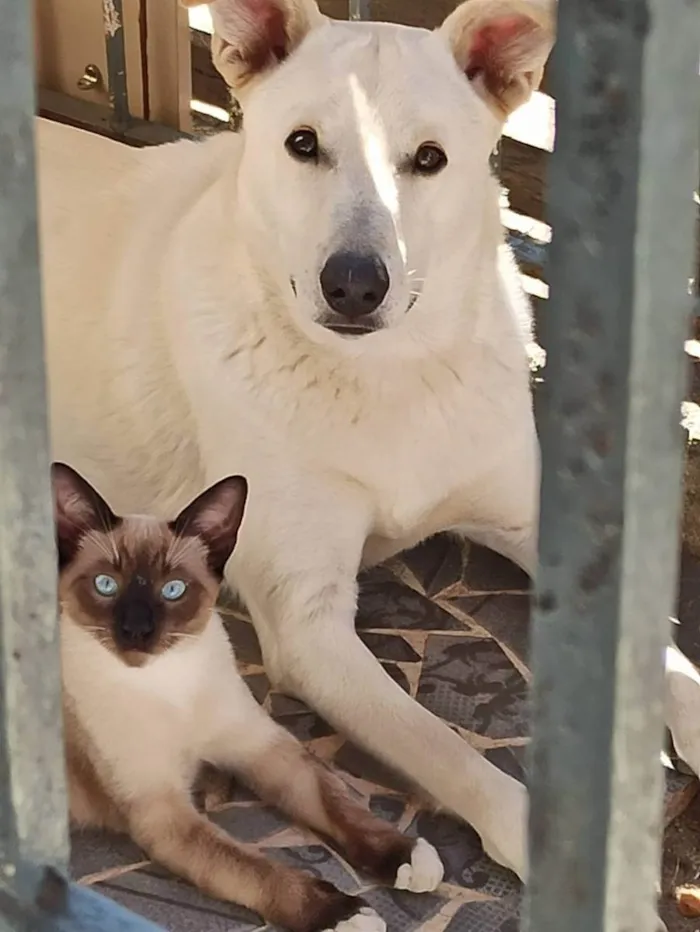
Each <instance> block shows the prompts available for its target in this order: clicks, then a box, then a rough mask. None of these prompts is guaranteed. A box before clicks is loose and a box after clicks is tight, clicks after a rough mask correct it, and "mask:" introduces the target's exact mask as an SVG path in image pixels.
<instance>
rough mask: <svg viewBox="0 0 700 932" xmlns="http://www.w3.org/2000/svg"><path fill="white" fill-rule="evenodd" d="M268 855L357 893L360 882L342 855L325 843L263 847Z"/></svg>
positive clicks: (335, 885) (345, 890)
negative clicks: (346, 864)
mask: <svg viewBox="0 0 700 932" xmlns="http://www.w3.org/2000/svg"><path fill="white" fill-rule="evenodd" d="M262 850H263V851H264V853H265V854H266V855H268V857H271V858H273V859H274V860H275V861H281V862H282V863H283V864H286V865H287V866H288V867H296V868H297V869H298V870H304V871H307V872H308V873H310V874H313V875H314V876H315V877H319V878H320V879H321V880H326V881H327V882H328V883H332V884H333V886H334V887H337V888H338V889H339V890H343V892H344V893H357V892H358V890H359V884H358V882H357V880H356V879H355V877H354V876H353V875H352V874H351V873H350V871H349V870H348V868H347V867H346V866H345V865H344V864H343V862H342V861H341V859H340V857H339V856H337V855H336V854H335V853H334V852H333V851H331V849H330V848H327V847H326V846H325V845H303V846H300V847H295V848H263V849H262Z"/></svg>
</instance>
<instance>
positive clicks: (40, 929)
mask: <svg viewBox="0 0 700 932" xmlns="http://www.w3.org/2000/svg"><path fill="white" fill-rule="evenodd" d="M24 873H25V874H26V876H25V877H23V878H22V882H21V883H20V884H19V885H18V886H19V887H20V888H21V890H22V892H21V893H18V892H17V891H16V890H12V889H7V888H6V887H3V886H2V885H0V928H2V929H3V930H5V929H9V930H12V932H25V930H26V932H29V930H31V932H164V930H163V929H161V928H160V927H159V926H155V925H153V923H151V922H148V920H146V919H143V918H142V917H141V916H137V915H136V914H135V913H132V912H130V911H129V910H126V909H124V908H123V907H122V906H119V905H118V904H117V903H115V902H114V901H113V900H109V899H107V898H106V897H103V896H100V895H99V894H97V893H94V892H93V891H91V890H88V889H86V888H84V887H80V886H78V885H77V884H71V883H69V882H68V881H67V880H66V879H65V878H64V877H63V876H62V875H61V874H60V873H59V872H58V871H56V870H54V869H53V868H44V869H40V870H31V869H30V870H28V871H26V872H24Z"/></svg>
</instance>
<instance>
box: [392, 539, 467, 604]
mask: <svg viewBox="0 0 700 932" xmlns="http://www.w3.org/2000/svg"><path fill="white" fill-rule="evenodd" d="M465 556H466V554H465V547H464V544H463V543H462V542H461V541H459V540H458V539H457V538H456V537H453V536H451V535H449V534H437V535H436V536H435V537H431V538H429V539H428V540H426V541H424V542H423V543H422V544H419V545H418V546H417V547H414V548H413V550H409V551H407V552H406V553H404V554H402V557H401V558H402V560H403V561H404V563H405V564H406V566H408V568H409V569H410V570H411V572H412V573H413V575H414V576H415V577H416V579H417V580H418V581H419V582H420V583H421V585H422V586H423V589H424V590H425V592H426V593H427V594H428V595H430V596H434V595H436V594H437V593H439V592H442V591H443V590H444V589H447V588H449V587H450V586H453V585H454V584H455V583H459V582H461V581H462V576H463V572H464V563H465Z"/></svg>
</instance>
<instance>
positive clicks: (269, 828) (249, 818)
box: [211, 805, 290, 843]
mask: <svg viewBox="0 0 700 932" xmlns="http://www.w3.org/2000/svg"><path fill="white" fill-rule="evenodd" d="M211 819H212V821H213V822H216V824H217V825H220V826H221V828H223V829H225V830H226V831H227V832H228V833H229V835H232V836H233V837H234V838H235V839H236V840H237V841H241V842H244V843H250V842H261V841H263V840H264V839H266V838H270V837H271V836H272V835H276V834H277V833H278V832H281V831H283V830H284V829H285V828H288V827H289V824H290V823H289V820H288V819H287V818H285V816H283V815H282V813H281V812H278V811H277V810H276V809H272V808H271V807H269V806H262V805H259V806H234V807H232V808H231V809H224V810H223V811H222V812H215V813H212V815H211Z"/></svg>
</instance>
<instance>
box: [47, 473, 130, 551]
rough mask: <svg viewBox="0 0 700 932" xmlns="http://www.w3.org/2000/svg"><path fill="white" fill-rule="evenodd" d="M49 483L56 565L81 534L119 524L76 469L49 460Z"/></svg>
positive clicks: (110, 527) (76, 545)
mask: <svg viewBox="0 0 700 932" xmlns="http://www.w3.org/2000/svg"><path fill="white" fill-rule="evenodd" d="M51 484H52V486H53V501H54V520H55V522H56V543H57V546H58V559H59V566H65V565H66V564H67V563H69V562H70V561H71V560H72V559H73V557H74V556H75V554H76V553H77V551H78V548H79V547H80V541H81V540H82V538H83V537H84V536H85V534H87V533H88V532H89V531H103V532H104V533H109V532H110V531H112V530H114V528H115V527H117V526H118V525H119V524H121V518H118V517H117V515H115V514H114V512H113V511H112V509H111V508H110V507H109V505H108V504H107V502H106V501H105V500H104V499H103V498H102V496H101V495H100V494H99V492H97V491H95V489H93V487H92V486H91V485H90V483H89V482H88V481H87V480H86V479H83V477H82V476H81V475H80V473H77V472H76V471H75V470H74V469H73V468H72V467H71V466H67V465H66V464H65V463H53V465H52V466H51Z"/></svg>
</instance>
